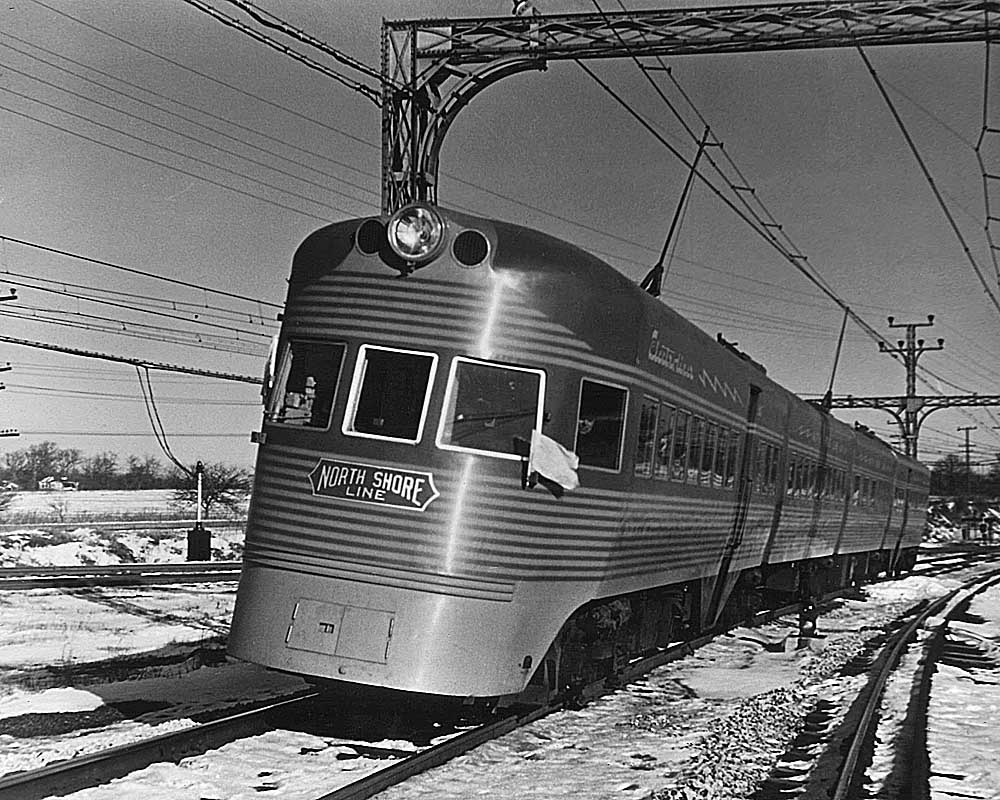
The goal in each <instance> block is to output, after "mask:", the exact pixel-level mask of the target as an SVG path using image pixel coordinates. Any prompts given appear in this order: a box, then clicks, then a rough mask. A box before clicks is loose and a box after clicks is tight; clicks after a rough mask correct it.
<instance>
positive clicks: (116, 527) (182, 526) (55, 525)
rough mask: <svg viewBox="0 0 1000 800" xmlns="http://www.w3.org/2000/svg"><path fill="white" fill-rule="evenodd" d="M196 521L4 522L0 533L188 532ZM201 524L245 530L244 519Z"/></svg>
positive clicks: (96, 520)
mask: <svg viewBox="0 0 1000 800" xmlns="http://www.w3.org/2000/svg"><path fill="white" fill-rule="evenodd" d="M195 522H196V520H193V519H124V520H106V519H77V520H73V521H71V522H5V523H0V533H10V532H11V531H18V530H24V529H25V528H30V529H31V530H39V531H71V530H76V529H77V528H100V529H101V530H103V531H133V530H143V531H153V530H171V531H172V530H190V529H191V528H193V527H194V525H195ZM202 524H203V525H204V526H205V527H206V528H208V529H209V530H217V529H226V530H229V529H230V528H245V527H246V524H247V521H246V519H206V520H202Z"/></svg>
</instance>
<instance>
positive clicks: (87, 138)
mask: <svg viewBox="0 0 1000 800" xmlns="http://www.w3.org/2000/svg"><path fill="white" fill-rule="evenodd" d="M0 91H5V92H7V91H9V90H8V89H4V88H3V87H2V86H0ZM15 94H17V93H15ZM28 99H29V100H30V99H31V98H28ZM46 105H48V104H46ZM53 108H55V107H54V106H53ZM0 109H3V110H4V111H6V112H7V113H9V114H14V115H16V116H18V117H23V118H24V119H30V120H31V121H32V122H37V123H38V124H40V125H45V126H47V127H49V128H54V129H55V130H58V131H61V132H62V133H67V134H69V135H70V136H75V137H77V138H79V139H83V140H84V141H88V142H91V143H92V144H96V145H100V146H101V147H106V148H108V149H109V150H113V151H115V152H116V153H122V154H123V155H127V156H131V157H132V158H137V159H139V160H140V161H145V162H147V163H149V164H155V165H156V166H158V167H163V168H164V169H169V170H171V171H173V172H177V173H179V174H181V175H187V176H188V177H189V178H195V179H196V180H200V181H204V182H205V183H207V184H210V185H212V186H217V187H218V188H220V189H226V190H227V191H230V192H235V193H236V194H239V195H242V196H244V197H249V198H252V199H254V200H260V201H261V202H264V203H268V204H270V205H273V206H276V207H277V208H283V209H285V210H286V211H291V212H293V213H295V214H300V215H301V216H303V217H308V218H309V219H314V220H318V221H320V222H329V220H328V219H327V217H322V216H319V215H318V214H315V213H312V212H309V211H304V210H303V209H301V208H296V207H295V206H290V205H288V204H287V203H282V202H280V201H278V200H274V199H272V198H270V197H266V196H264V195H260V194H255V193H254V192H249V191H246V190H245V189H239V188H237V187H235V186H230V185H229V184H227V183H222V182H221V181H217V180H214V179H212V178H208V177H206V176H205V175H199V174H198V173H196V172H191V171H190V170H186V169H183V168H181V167H177V166H174V165H173V164H168V163H166V162H164V161H158V160H157V159H155V158H151V157H150V156H144V155H142V154H141V153H136V152H134V151H132V150H128V149H127V148H124V147H118V146H117V145H113V144H109V143H108V142H102V141H101V140H100V139H95V138H94V137H93V136H87V135H86V134H83V133H80V132H79V131H74V130H72V129H70V128H66V127H63V126H62V125H57V124H56V123H54V122H49V121H48V120H45V119H42V118H41V117H35V116H32V115H31V114H27V113H25V112H23V111H18V110H17V109H15V108H11V107H10V106H7V105H3V104H2V103H0ZM56 110H61V109H58V108H57V109H56ZM64 113H69V112H64ZM74 116H79V115H74ZM81 119H84V120H85V121H87V122H90V120H87V119H86V118H85V117H81ZM93 124H95V125H96V124H99V123H93ZM104 127H108V126H104ZM111 130H114V129H113V128H112V129H111ZM181 155H183V154H181Z"/></svg>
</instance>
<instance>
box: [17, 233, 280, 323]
mask: <svg viewBox="0 0 1000 800" xmlns="http://www.w3.org/2000/svg"><path fill="white" fill-rule="evenodd" d="M0 240H2V241H7V242H13V243H14V244H20V245H24V246H25V247H32V248H34V249H36V250H44V251H45V252H48V253H55V254H56V255H60V256H66V257H67V258H75V259H77V260H79V261H86V262H88V263H90V264H97V265H98V266H101V267H108V268H109V269H114V270H117V271H119V272H127V273H130V274H132V275H141V276H143V277H144V278H152V279H154V280H158V281H164V282H165V283H172V284H174V285H176V286H184V287H186V288H188V289H197V290H198V291H201V292H208V293H209V294H215V295H219V296H220V297H229V298H232V299H234V300H245V301H247V302H249V303H256V304H258V305H262V306H268V307H270V308H283V307H284V306H283V304H282V303H272V302H270V301H267V300H261V299H260V298H259V297H250V296H248V295H244V294H237V293H235V292H229V291H226V290H224V289H213V288H212V287H210V286H205V285H204V284H198V283H191V282H190V281H185V280H181V279H180V278H171V277H169V276H166V275H160V274H157V273H155V272H148V271H146V270H141V269H137V268H135V267H126V266H124V265H122V264H116V263H114V262H113V261H105V260H104V259H100V258H92V257H90V256H85V255H82V254H80V253H73V252H70V251H69V250H62V249H60V248H57V247H51V246H48V245H44V244H39V243H37V242H30V241H28V240H26V239H16V238H14V237H13V236H6V235H4V234H0Z"/></svg>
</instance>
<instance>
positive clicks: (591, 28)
mask: <svg viewBox="0 0 1000 800" xmlns="http://www.w3.org/2000/svg"><path fill="white" fill-rule="evenodd" d="M515 7H516V6H515ZM998 20H1000V3H998V2H997V0H848V1H847V2H805V3H802V2H800V3H769V4H765V5H752V6H743V7H733V6H726V7H716V8H689V9H668V10H660V11H629V12H618V13H610V12H601V13H595V14H561V15H553V16H537V15H531V14H529V15H527V16H510V17H488V18H479V19H436V20H405V21H400V22H385V23H384V24H383V26H382V86H383V92H384V102H383V106H382V209H383V211H384V212H386V213H391V212H393V211H395V210H397V209H398V208H400V207H402V206H404V205H406V204H407V203H409V202H413V201H415V200H428V201H431V202H437V175H438V157H439V153H440V150H441V145H442V142H443V140H444V136H445V134H446V133H447V132H448V129H449V127H450V126H451V124H452V122H454V120H455V117H456V116H457V114H458V112H459V111H461V110H462V109H463V108H464V107H465V106H466V105H468V103H469V102H470V101H471V100H472V98H473V97H475V96H476V95H477V94H479V92H481V91H482V90H483V89H485V88H486V87H487V86H490V85H491V84H493V83H496V82H497V81H499V80H501V79H502V78H506V77H508V76H510V75H515V74H518V73H521V72H524V71H526V70H544V69H545V68H546V66H547V64H548V62H549V61H555V60H571V59H572V60H584V59H594V58H644V57H648V56H660V57H663V56H676V55H696V54H702V53H704V54H709V53H749V52H763V51H776V50H802V49H806V48H820V47H823V48H830V47H868V46H876V45H877V46H882V45H893V44H927V43H942V42H969V41H983V40H986V39H988V38H989V37H990V36H991V33H993V32H996V31H998V30H1000V22H998Z"/></svg>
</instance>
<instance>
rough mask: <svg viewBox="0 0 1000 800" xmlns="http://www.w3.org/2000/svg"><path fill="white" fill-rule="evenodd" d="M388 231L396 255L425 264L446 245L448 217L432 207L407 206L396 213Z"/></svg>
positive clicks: (390, 243) (387, 227)
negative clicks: (445, 236) (445, 220)
mask: <svg viewBox="0 0 1000 800" xmlns="http://www.w3.org/2000/svg"><path fill="white" fill-rule="evenodd" d="M386 233H387V234H388V237H389V246H390V247H391V248H392V249H393V251H394V252H395V253H396V255H398V256H399V257H400V258H403V259H405V260H406V261H409V262H413V263H423V262H426V261H430V260H431V259H432V258H434V256H436V255H437V254H438V252H440V250H441V246H442V245H443V244H444V220H442V219H441V215H440V214H438V213H437V211H435V210H434V209H433V208H431V207H430V206H425V205H412V206H406V207H405V208H401V209H399V211H397V212H396V213H395V214H393V215H392V218H391V219H390V220H389V224H388V225H387V226H386Z"/></svg>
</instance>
